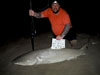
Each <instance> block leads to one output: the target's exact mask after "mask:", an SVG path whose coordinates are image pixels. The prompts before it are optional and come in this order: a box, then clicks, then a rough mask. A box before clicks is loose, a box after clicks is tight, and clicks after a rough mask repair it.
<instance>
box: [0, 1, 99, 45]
mask: <svg viewBox="0 0 100 75" xmlns="http://www.w3.org/2000/svg"><path fill="white" fill-rule="evenodd" d="M49 3H50V2H49V0H32V5H33V7H32V9H34V10H35V11H36V12H40V11H42V10H44V9H45V8H47V7H48V5H49ZM98 3H99V2H96V1H87V0H84V1H81V0H74V1H73V0H61V7H62V8H64V9H65V10H66V11H67V12H68V14H69V15H70V18H71V22H72V25H73V27H75V29H76V32H77V33H87V34H91V35H96V34H98V33H100V29H99V15H98V13H99V12H98V11H99V4H98ZM1 4H2V5H1V17H0V18H1V23H0V44H3V43H5V42H6V41H8V40H13V39H18V38H20V37H26V36H31V17H29V15H28V10H29V9H30V0H20V1H19V0H13V1H8V0H6V1H3V2H1ZM34 25H35V27H36V31H37V35H38V34H41V33H44V32H48V31H51V27H50V23H49V20H48V19H46V18H44V19H36V18H34Z"/></svg>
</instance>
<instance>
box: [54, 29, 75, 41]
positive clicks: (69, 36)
mask: <svg viewBox="0 0 100 75" xmlns="http://www.w3.org/2000/svg"><path fill="white" fill-rule="evenodd" d="M53 38H56V35H55V34H53ZM64 39H67V40H68V41H72V40H76V31H75V30H74V28H71V29H70V30H69V32H68V33H67V35H66V36H65V37H64Z"/></svg>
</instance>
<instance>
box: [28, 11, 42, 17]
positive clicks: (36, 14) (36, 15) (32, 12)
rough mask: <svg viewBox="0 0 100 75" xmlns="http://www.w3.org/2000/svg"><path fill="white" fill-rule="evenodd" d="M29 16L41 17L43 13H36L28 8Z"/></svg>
mask: <svg viewBox="0 0 100 75" xmlns="http://www.w3.org/2000/svg"><path fill="white" fill-rule="evenodd" d="M29 16H34V17H36V18H43V15H42V14H41V13H37V12H35V11H33V10H32V9H30V10H29Z"/></svg>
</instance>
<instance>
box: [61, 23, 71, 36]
mask: <svg viewBox="0 0 100 75" xmlns="http://www.w3.org/2000/svg"><path fill="white" fill-rule="evenodd" d="M70 25H71V24H66V25H65V28H64V31H63V32H62V34H61V35H60V36H61V37H65V36H66V35H67V33H68V32H69V30H70Z"/></svg>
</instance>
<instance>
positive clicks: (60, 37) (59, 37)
mask: <svg viewBox="0 0 100 75" xmlns="http://www.w3.org/2000/svg"><path fill="white" fill-rule="evenodd" d="M63 38H64V37H62V36H60V35H58V36H56V39H57V40H61V39H63Z"/></svg>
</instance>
